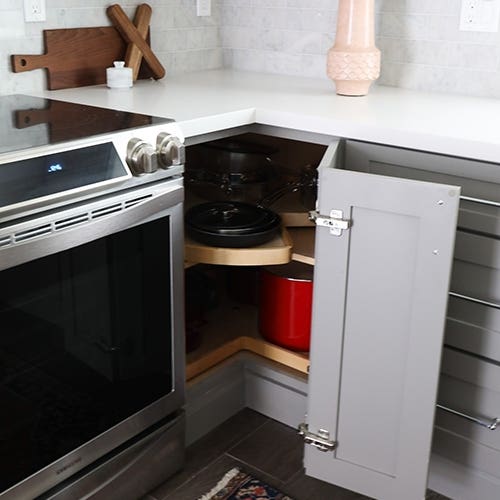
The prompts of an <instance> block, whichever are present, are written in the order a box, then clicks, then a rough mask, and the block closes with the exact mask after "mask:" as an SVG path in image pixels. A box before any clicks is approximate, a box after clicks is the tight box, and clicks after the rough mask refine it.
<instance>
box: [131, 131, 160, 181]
mask: <svg viewBox="0 0 500 500" xmlns="http://www.w3.org/2000/svg"><path fill="white" fill-rule="evenodd" d="M127 163H128V165H129V167H130V168H131V169H132V173H133V174H134V175H142V174H151V173H153V172H155V171H156V170H157V168H158V155H157V154H156V150H155V148H154V147H153V146H152V145H151V144H149V143H147V142H144V141H142V140H141V139H130V141H129V143H128V144H127Z"/></svg>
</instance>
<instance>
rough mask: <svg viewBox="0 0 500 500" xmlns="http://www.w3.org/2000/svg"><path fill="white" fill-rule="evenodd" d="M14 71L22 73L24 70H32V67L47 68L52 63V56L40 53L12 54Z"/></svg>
mask: <svg viewBox="0 0 500 500" xmlns="http://www.w3.org/2000/svg"><path fill="white" fill-rule="evenodd" d="M10 60H11V64H12V71H13V72H14V73H22V72H23V71H31V70H32V69H40V68H47V67H48V65H49V63H50V58H48V57H47V55H46V54H40V55H33V54H31V55H12V56H10Z"/></svg>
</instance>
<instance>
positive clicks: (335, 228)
mask: <svg viewBox="0 0 500 500" xmlns="http://www.w3.org/2000/svg"><path fill="white" fill-rule="evenodd" d="M343 217H344V213H343V212H342V210H331V211H330V215H329V216H327V215H321V214H319V213H318V212H317V211H316V210H311V211H310V212H309V219H310V220H312V221H313V222H314V223H315V224H316V225H317V226H324V227H329V228H330V234H333V235H334V236H340V235H341V234H342V231H345V230H347V229H349V228H350V227H351V220H350V219H344V218H343Z"/></svg>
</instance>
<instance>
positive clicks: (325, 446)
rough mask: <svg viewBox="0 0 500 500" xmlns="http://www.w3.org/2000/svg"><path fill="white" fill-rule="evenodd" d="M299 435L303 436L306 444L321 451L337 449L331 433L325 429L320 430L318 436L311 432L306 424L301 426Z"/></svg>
mask: <svg viewBox="0 0 500 500" xmlns="http://www.w3.org/2000/svg"><path fill="white" fill-rule="evenodd" d="M299 434H300V435H301V436H303V438H304V442H305V443H306V444H310V445H311V446H314V447H315V448H318V450H320V451H333V450H334V449H335V448H336V447H337V442H336V441H331V440H330V433H329V432H328V431H326V430H325V429H319V431H318V433H317V434H314V433H312V432H309V430H308V426H307V424H306V423H302V424H299Z"/></svg>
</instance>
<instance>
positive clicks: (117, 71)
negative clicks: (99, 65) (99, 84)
mask: <svg viewBox="0 0 500 500" xmlns="http://www.w3.org/2000/svg"><path fill="white" fill-rule="evenodd" d="M113 64H114V67H111V68H106V84H107V86H108V87H109V88H110V89H129V88H130V87H132V85H133V80H132V68H126V67H125V62H124V61H114V62H113Z"/></svg>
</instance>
